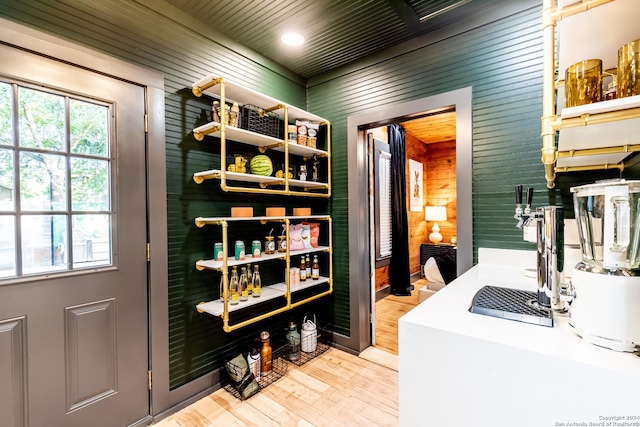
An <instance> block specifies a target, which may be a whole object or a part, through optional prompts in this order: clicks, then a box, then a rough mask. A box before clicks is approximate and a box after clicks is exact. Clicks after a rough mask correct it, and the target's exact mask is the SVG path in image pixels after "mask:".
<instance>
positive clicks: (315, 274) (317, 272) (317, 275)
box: [311, 255, 320, 280]
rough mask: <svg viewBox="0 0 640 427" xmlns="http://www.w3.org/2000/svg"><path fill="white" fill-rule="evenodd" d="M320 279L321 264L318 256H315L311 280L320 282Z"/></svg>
mask: <svg viewBox="0 0 640 427" xmlns="http://www.w3.org/2000/svg"><path fill="white" fill-rule="evenodd" d="M319 278H320V264H319V263H318V255H314V256H313V264H311V279H313V280H318V279H319Z"/></svg>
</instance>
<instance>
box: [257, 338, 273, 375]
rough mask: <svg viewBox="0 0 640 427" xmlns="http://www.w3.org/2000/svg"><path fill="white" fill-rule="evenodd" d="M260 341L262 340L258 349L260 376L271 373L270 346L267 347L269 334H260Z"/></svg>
mask: <svg viewBox="0 0 640 427" xmlns="http://www.w3.org/2000/svg"><path fill="white" fill-rule="evenodd" d="M260 339H261V340H262V348H261V349H260V359H261V360H260V372H261V373H262V375H268V374H270V373H271V365H272V363H271V362H272V361H271V357H272V353H271V346H270V345H269V332H267V331H263V332H261V333H260Z"/></svg>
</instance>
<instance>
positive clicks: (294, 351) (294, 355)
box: [286, 322, 300, 360]
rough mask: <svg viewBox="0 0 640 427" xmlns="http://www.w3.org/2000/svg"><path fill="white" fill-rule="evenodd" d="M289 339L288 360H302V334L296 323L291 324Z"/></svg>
mask: <svg viewBox="0 0 640 427" xmlns="http://www.w3.org/2000/svg"><path fill="white" fill-rule="evenodd" d="M286 338H287V347H288V349H287V350H288V351H287V358H288V359H289V360H298V359H300V334H299V333H298V327H297V325H296V322H290V323H289V330H288V331H287V334H286Z"/></svg>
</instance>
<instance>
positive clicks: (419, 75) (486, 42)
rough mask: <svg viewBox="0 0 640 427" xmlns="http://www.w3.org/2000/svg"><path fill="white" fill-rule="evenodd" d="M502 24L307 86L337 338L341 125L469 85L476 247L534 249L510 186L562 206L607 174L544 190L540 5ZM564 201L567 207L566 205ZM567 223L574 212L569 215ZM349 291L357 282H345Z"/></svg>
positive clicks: (343, 228)
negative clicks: (327, 174) (321, 147)
mask: <svg viewBox="0 0 640 427" xmlns="http://www.w3.org/2000/svg"><path fill="white" fill-rule="evenodd" d="M532 3H534V4H533V5H532V6H531V7H530V8H528V9H525V10H523V11H521V12H520V13H517V14H515V15H513V16H511V17H509V18H507V19H502V20H500V21H496V22H494V23H492V24H490V25H486V26H483V27H480V28H477V29H474V30H472V31H468V32H466V33H462V34H459V35H457V36H454V37H451V38H448V39H445V40H442V41H440V42H437V43H433V44H430V45H425V46H422V47H420V48H416V49H415V50H413V51H411V52H408V53H403V54H401V55H397V56H393V57H390V58H389V59H388V60H384V61H379V62H376V63H374V64H371V65H368V66H363V67H362V68H360V69H357V70H349V72H348V73H345V74H344V75H341V76H338V77H333V78H331V79H326V81H322V78H321V77H320V79H318V81H317V83H315V84H314V80H315V79H312V84H311V85H310V87H309V88H308V108H309V109H311V110H312V111H314V112H316V113H317V114H319V115H321V116H323V117H327V118H328V119H329V120H331V122H332V125H333V145H332V150H333V151H332V155H333V185H334V196H333V198H332V206H331V214H332V216H333V218H334V224H335V228H334V230H335V236H334V242H335V245H334V246H335V251H334V252H335V265H336V280H335V282H336V292H335V296H334V298H335V302H336V303H335V305H334V311H335V314H334V316H335V318H334V321H335V322H336V330H339V331H346V332H347V335H348V328H349V318H350V316H349V291H348V286H349V283H348V277H349V268H348V266H349V261H348V258H349V252H348V243H349V240H348V233H349V228H348V212H347V206H348V200H347V188H348V182H347V175H348V173H347V172H348V168H349V165H348V164H347V118H348V116H350V115H355V114H359V113H361V112H363V111H364V110H367V109H371V108H375V107H378V106H383V105H389V104H394V103H402V102H407V101H410V100H415V99H420V98H424V97H428V96H432V95H436V94H439V93H444V92H448V91H451V90H455V89H458V88H463V87H468V86H472V87H473V107H472V108H473V175H472V176H473V190H472V191H473V230H474V232H473V242H474V259H476V261H477V248H479V247H490V248H511V249H526V250H535V247H534V246H533V244H531V243H527V242H524V241H523V239H522V232H521V231H519V230H517V229H516V227H515V220H514V219H513V213H514V208H515V200H514V186H515V185H516V184H523V185H524V186H525V188H526V187H528V186H533V187H534V188H535V195H534V206H544V205H548V204H555V203H562V202H563V201H564V203H565V204H567V207H568V209H569V210H571V205H570V198H569V197H568V188H569V187H570V186H572V185H576V184H579V183H587V182H592V181H593V180H594V179H597V177H604V176H607V175H610V173H602V172H594V173H589V174H581V175H572V176H561V177H560V178H559V179H558V181H557V188H556V189H554V190H548V189H547V187H546V182H545V180H544V169H543V166H542V163H541V160H540V154H541V152H540V150H541V147H542V140H541V137H540V132H541V124H540V117H541V116H542V59H543V48H542V31H541V28H542V18H541V10H542V4H541V2H539V4H535V3H536V2H532ZM563 198H564V200H563ZM570 216H573V213H572V212H570ZM351 286H354V284H351Z"/></svg>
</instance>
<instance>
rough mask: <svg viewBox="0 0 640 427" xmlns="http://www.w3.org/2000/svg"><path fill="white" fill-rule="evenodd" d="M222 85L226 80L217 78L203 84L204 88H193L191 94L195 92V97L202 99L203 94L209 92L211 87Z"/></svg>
mask: <svg viewBox="0 0 640 427" xmlns="http://www.w3.org/2000/svg"><path fill="white" fill-rule="evenodd" d="M222 83H224V78H222V77H218V78H216V79H212V80H211V81H209V82H207V83H205V84H203V85H202V86H193V87H192V88H191V92H193V94H194V95H195V96H197V97H198V98H200V97H201V96H202V93H203V92H204V91H205V90H207V89H209V88H210V87H213V86H215V85H219V84H222Z"/></svg>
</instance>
